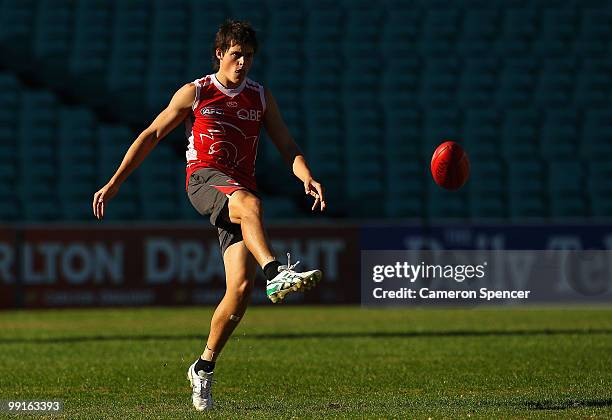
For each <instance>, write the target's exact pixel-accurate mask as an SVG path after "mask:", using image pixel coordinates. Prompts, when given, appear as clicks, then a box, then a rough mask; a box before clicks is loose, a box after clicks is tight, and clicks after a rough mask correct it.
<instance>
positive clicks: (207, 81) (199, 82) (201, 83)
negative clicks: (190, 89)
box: [191, 74, 213, 88]
mask: <svg viewBox="0 0 612 420" xmlns="http://www.w3.org/2000/svg"><path fill="white" fill-rule="evenodd" d="M212 77H213V75H212V74H207V75H206V76H203V77H200V78H199V79H196V80H194V81H193V82H191V83H193V85H194V86H197V87H200V88H201V87H205V86H208V85H211V84H212V82H213V81H212Z"/></svg>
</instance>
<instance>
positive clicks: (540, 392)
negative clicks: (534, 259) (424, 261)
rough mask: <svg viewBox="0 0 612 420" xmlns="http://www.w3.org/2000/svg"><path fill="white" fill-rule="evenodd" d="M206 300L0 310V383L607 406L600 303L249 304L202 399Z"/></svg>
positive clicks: (184, 409)
mask: <svg viewBox="0 0 612 420" xmlns="http://www.w3.org/2000/svg"><path fill="white" fill-rule="evenodd" d="M211 312H212V309H211V308H202V309H193V308H179V309H174V308H162V309H159V308H157V309H113V310H62V311H29V312H25V311H16V312H0V355H1V356H0V360H1V362H0V399H4V400H7V399H20V400H23V399H46V400H48V399H62V400H63V401H64V404H65V408H64V413H63V415H61V416H48V418H54V419H57V418H69V419H79V418H82V419H92V418H122V419H132V418H134V419H139V418H174V419H179V418H180V419H188V418H202V417H212V418H220V419H227V418H240V417H244V418H320V417H331V418H347V417H358V418H429V417H431V418H434V419H435V418H458V417H463V418H467V417H472V418H475V417H476V418H508V417H515V418H527V417H546V418H559V417H565V418H576V417H599V418H605V417H612V308H610V307H607V306H600V307H594V308H576V307H573V308H570V309H562V308H558V307H554V308H520V309H518V308H517V309H499V308H479V309H461V310H459V309H442V310H429V309H412V310H395V309H394V310H367V309H361V308H357V307H333V308H329V307H295V306H294V307H290V306H282V305H275V306H272V305H270V306H266V307H256V308H251V309H249V312H247V315H246V316H245V319H244V321H243V323H242V324H241V326H240V327H239V329H238V330H237V331H236V333H235V335H234V338H233V339H232V340H231V341H230V342H229V343H228V346H227V348H226V350H225V352H224V353H223V355H222V356H221V359H220V361H219V362H218V365H217V369H216V372H215V375H216V376H215V378H216V380H217V383H216V384H215V387H214V396H215V402H216V404H217V409H216V410H215V411H214V413H210V414H203V413H197V412H195V411H194V410H193V409H192V407H191V401H190V388H189V385H188V382H187V380H186V377H185V372H186V369H187V367H188V366H189V364H190V363H191V362H192V361H193V360H194V359H195V357H197V355H198V354H199V353H200V351H201V347H202V346H203V337H204V336H205V334H206V332H207V329H208V322H209V319H210V315H211ZM13 418H16V417H15V416H13ZM37 418H44V417H41V416H39V417H37Z"/></svg>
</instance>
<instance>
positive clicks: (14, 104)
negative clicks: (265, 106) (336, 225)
mask: <svg viewBox="0 0 612 420" xmlns="http://www.w3.org/2000/svg"><path fill="white" fill-rule="evenodd" d="M228 17H232V18H240V19H247V20H249V21H251V23H253V25H254V26H255V28H256V29H257V30H258V36H259V40H260V51H259V53H258V54H257V56H256V59H255V64H254V67H253V69H252V72H251V76H252V78H253V79H255V80H258V81H260V82H262V83H263V84H264V85H265V86H267V87H268V88H269V89H271V91H272V92H273V93H274V95H275V97H276V99H277V102H278V103H279V105H280V108H281V112H282V115H283V117H284V119H285V121H286V123H287V126H288V127H289V129H290V132H291V133H292V135H293V137H294V138H295V139H296V140H297V141H298V143H299V144H300V146H301V147H302V148H303V149H304V151H305V153H306V156H307V158H308V160H309V162H310V164H311V166H312V169H313V172H314V174H315V175H316V177H317V178H319V179H321V180H322V181H323V183H324V185H325V186H326V187H327V190H328V197H329V201H330V212H329V214H330V216H331V217H334V216H348V217H355V218H380V217H391V218H395V217H397V218H418V219H423V220H426V219H437V218H441V219H443V218H467V219H483V218H484V219H488V218H495V219H498V218H508V219H511V220H525V219H532V218H538V219H565V218H580V217H606V216H607V217H609V216H611V215H612V202H611V201H610V199H609V198H608V197H611V196H612V194H610V193H611V192H612V191H610V188H609V187H608V185H607V184H609V182H607V181H608V180H609V177H610V175H611V173H610V166H609V164H608V163H607V162H608V161H612V141H611V139H612V107H611V106H610V97H612V59H610V58H609V55H610V54H609V53H610V46H609V42H608V40H609V39H610V37H611V36H612V25H611V24H610V23H611V22H612V14H611V12H610V7H609V5H607V4H606V3H605V2H601V1H589V2H578V1H575V0H574V1H562V0H551V1H549V2H545V3H542V2H529V1H527V0H511V1H506V2H485V1H481V0H470V1H466V2H451V3H449V2H446V1H443V0H429V1H421V0H419V1H416V2H404V1H401V0H383V1H382V2H378V3H372V2H371V1H367V0H355V1H350V0H342V1H332V0H314V1H309V2H306V1H303V0H298V1H290V0H267V1H266V2H258V1H256V0H232V1H229V2H225V3H223V2H221V3H208V4H206V5H205V7H204V6H203V5H202V3H201V2H200V1H197V0H188V1H185V2H178V3H177V2H174V1H171V0H154V1H146V0H131V1H121V2H108V1H103V0H76V1H71V0H39V1H35V0H19V1H17V0H3V1H0V57H1V60H0V185H1V187H0V201H1V202H2V206H0V221H4V220H10V221H19V220H23V221H46V220H88V219H89V218H90V209H89V200H90V199H91V194H92V193H93V191H95V190H96V188H99V187H100V186H101V185H102V184H103V183H104V182H106V180H107V179H108V177H109V176H110V175H111V174H112V173H113V171H114V170H115V169H116V167H117V165H118V164H119V162H120V160H121V158H122V156H123V154H124V152H125V150H126V149H127V147H128V146H129V144H130V142H131V141H132V140H133V139H134V137H135V135H136V134H137V133H138V132H139V130H141V129H142V128H143V127H144V126H146V124H147V123H149V122H150V121H151V120H152V118H153V117H154V116H155V115H156V113H157V112H159V111H160V110H161V109H162V108H163V107H164V106H165V104H167V102H168V100H169V99H170V97H171V96H172V94H173V92H174V91H176V90H177V89H178V88H179V87H180V86H181V85H182V84H184V83H185V82H188V81H191V80H194V79H196V78H199V77H201V76H203V75H205V74H208V73H210V72H211V69H210V61H211V57H210V52H211V48H210V47H211V43H212V40H213V37H214V34H215V32H216V29H217V26H218V24H219V23H220V22H222V21H223V20H224V19H225V18H228ZM178 131H181V129H179V130H178ZM182 138H183V136H182V133H178V132H177V133H175V134H173V136H172V137H171V138H170V139H169V141H168V142H164V143H163V144H161V145H160V146H159V147H158V148H157V149H156V150H155V151H154V153H152V154H151V156H150V157H149V158H148V159H147V161H146V162H145V164H144V165H143V166H142V167H141V168H140V169H139V170H138V171H136V173H134V174H133V175H132V176H131V177H130V179H129V180H128V182H127V183H126V184H125V185H124V186H123V187H122V194H120V195H119V197H118V198H117V199H116V201H114V202H113V206H111V207H110V208H109V213H108V215H107V216H108V217H109V218H110V219H112V220H135V219H145V220H154V219H161V220H168V219H175V218H177V217H178V218H181V219H186V220H195V219H198V215H197V214H196V212H195V211H194V210H193V209H192V207H191V205H190V203H189V202H188V200H186V197H185V194H184V192H183V190H182V187H183V182H184V179H183V174H184V172H183V171H184V156H183V154H182V153H177V151H179V150H180V149H181V141H182V140H179V139H182ZM444 140H456V141H458V142H460V143H461V144H462V145H463V146H464V147H465V149H466V150H467V152H468V154H469V156H470V158H471V164H472V173H471V176H470V180H469V181H468V184H467V185H466V186H465V187H464V189H463V190H461V191H459V192H452V193H450V192H447V191H444V190H441V189H440V188H439V187H437V186H436V185H435V184H434V183H433V182H432V180H431V177H430V175H429V162H430V158H431V154H432V152H433V150H434V149H435V147H436V146H437V145H438V144H440V143H441V142H442V141H444ZM258 156H259V162H258V168H257V172H258V175H259V181H260V182H259V183H260V186H261V188H262V194H263V195H264V196H265V197H266V201H267V202H268V203H269V204H268V208H269V209H268V211H267V212H266V215H267V217H273V218H283V217H288V216H290V214H293V213H294V214H295V216H296V217H300V216H304V215H305V214H306V210H307V209H306V206H305V205H304V202H303V196H302V194H301V190H300V189H299V188H297V189H296V188H295V186H296V185H295V184H294V183H293V182H294V180H293V179H292V177H291V174H290V171H289V170H288V169H287V167H286V165H285V164H284V163H283V162H281V161H280V159H279V156H278V152H277V150H276V148H275V147H274V145H273V144H272V143H271V142H270V141H269V139H268V138H267V136H266V135H263V136H262V138H261V142H260V150H259V153H258ZM274 193H276V195H274Z"/></svg>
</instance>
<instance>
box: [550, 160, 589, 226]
mask: <svg viewBox="0 0 612 420" xmlns="http://www.w3.org/2000/svg"><path fill="white" fill-rule="evenodd" d="M584 175H585V174H584V168H583V165H582V163H581V162H579V161H576V160H572V161H565V162H564V161H553V162H551V163H550V164H549V171H548V185H549V191H550V199H551V203H550V208H551V216H552V217H557V218H561V217H563V218H565V217H574V218H576V217H584V216H587V214H588V209H587V200H586V198H587V197H586V194H585V193H584V190H585V188H584V187H585V185H586V182H585V176H584Z"/></svg>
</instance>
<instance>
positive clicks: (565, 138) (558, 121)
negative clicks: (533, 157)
mask: <svg viewBox="0 0 612 420" xmlns="http://www.w3.org/2000/svg"><path fill="white" fill-rule="evenodd" d="M579 124H580V119H579V115H578V114H577V113H576V111H575V110H555V111H549V112H546V116H545V119H544V124H543V126H542V132H541V139H542V141H541V146H540V147H541V151H540V153H541V156H543V157H544V158H546V159H558V158H562V159H563V158H571V157H575V156H577V155H578V140H579V137H580V133H579Z"/></svg>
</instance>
